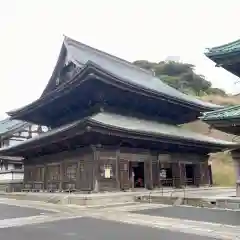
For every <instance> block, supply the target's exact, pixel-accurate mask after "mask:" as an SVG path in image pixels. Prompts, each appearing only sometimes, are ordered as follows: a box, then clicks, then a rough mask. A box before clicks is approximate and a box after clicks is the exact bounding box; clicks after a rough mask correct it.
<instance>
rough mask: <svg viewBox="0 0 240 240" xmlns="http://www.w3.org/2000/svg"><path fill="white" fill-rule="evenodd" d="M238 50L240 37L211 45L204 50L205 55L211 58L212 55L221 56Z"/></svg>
mask: <svg viewBox="0 0 240 240" xmlns="http://www.w3.org/2000/svg"><path fill="white" fill-rule="evenodd" d="M236 52H240V39H239V40H237V41H234V42H230V43H227V44H224V45H221V46H218V47H213V48H210V49H209V50H208V52H206V53H205V54H206V56H207V57H209V58H211V57H214V56H221V55H225V54H231V53H236Z"/></svg>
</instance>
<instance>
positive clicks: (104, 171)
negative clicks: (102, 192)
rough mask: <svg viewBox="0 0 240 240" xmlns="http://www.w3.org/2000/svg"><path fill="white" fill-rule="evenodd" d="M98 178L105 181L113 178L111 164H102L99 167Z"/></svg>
mask: <svg viewBox="0 0 240 240" xmlns="http://www.w3.org/2000/svg"><path fill="white" fill-rule="evenodd" d="M100 176H101V177H103V178H106V179H110V178H113V166H112V164H104V165H102V166H100Z"/></svg>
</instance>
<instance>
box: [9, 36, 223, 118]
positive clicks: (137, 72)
mask: <svg viewBox="0 0 240 240" xmlns="http://www.w3.org/2000/svg"><path fill="white" fill-rule="evenodd" d="M66 59H67V60H66ZM65 61H71V62H73V63H75V64H76V65H77V66H78V67H79V68H87V67H88V65H90V63H92V65H95V66H98V67H99V68H100V69H101V71H102V72H103V73H106V74H108V75H112V76H114V77H115V78H117V79H120V81H121V83H123V84H125V85H127V86H131V87H135V88H139V89H140V90H143V91H146V92H148V93H149V94H152V93H154V94H157V95H159V96H164V99H165V98H168V99H170V100H171V101H174V102H177V103H180V104H185V105H188V106H189V105H191V106H193V108H196V109H197V110H198V111H210V110H216V109H219V108H222V106H219V105H216V104H212V103H209V102H204V101H201V100H199V99H197V98H195V97H193V96H189V95H186V94H184V93H182V92H180V91H178V90H176V89H174V88H172V87H170V86H169V85H167V84H165V83H164V82H162V81H161V80H160V79H159V78H157V77H155V76H153V73H152V72H150V71H147V70H144V69H141V68H139V67H138V66H136V65H134V64H132V63H130V62H128V61H125V60H123V59H120V58H117V57H115V56H113V55H110V54H108V53H105V52H102V51H100V50H98V49H95V48H92V47H90V46H87V45H85V44H83V43H80V42H77V41H75V40H73V39H71V38H69V37H65V39H64V43H63V46H62V49H61V53H60V56H59V59H58V62H57V65H56V67H55V69H54V71H53V75H52V77H51V78H50V80H49V82H48V84H47V86H46V88H45V90H44V92H43V95H42V96H41V98H40V99H44V97H45V96H46V97H47V95H48V96H49V95H51V94H55V92H54V90H53V89H52V90H51V91H50V92H48V91H47V90H48V88H49V89H51V88H52V86H53V85H54V86H56V78H57V75H58V74H57V73H59V72H60V71H61V69H62V68H63V67H64V64H65ZM70 81H71V80H70ZM63 85H64V84H62V85H59V87H58V88H57V89H56V91H58V90H59V89H60V88H61V89H62V86H63ZM58 92H60V90H59V91H58ZM47 93H49V94H47ZM40 99H38V100H35V101H34V102H33V103H31V104H29V105H27V106H24V107H22V108H20V109H15V110H12V111H10V112H8V114H9V115H10V116H13V117H16V115H18V114H19V112H24V111H27V109H29V108H31V107H32V106H34V105H35V106H37V105H38V103H39V100H40Z"/></svg>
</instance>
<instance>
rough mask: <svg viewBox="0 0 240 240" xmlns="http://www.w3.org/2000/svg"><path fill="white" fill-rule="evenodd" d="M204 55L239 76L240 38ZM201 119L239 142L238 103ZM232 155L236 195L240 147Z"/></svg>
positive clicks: (238, 190) (238, 189) (239, 191)
mask: <svg viewBox="0 0 240 240" xmlns="http://www.w3.org/2000/svg"><path fill="white" fill-rule="evenodd" d="M206 56H207V57H208V58H210V59H211V60H212V61H214V62H215V63H216V66H217V67H222V68H224V69H226V70H227V71H229V72H231V73H232V74H234V75H236V76H238V77H240V67H239V63H240V40H237V41H234V42H231V43H228V44H225V45H222V46H219V47H214V48H211V49H209V51H208V52H207V53H206ZM201 119H202V120H203V121H204V122H206V123H208V124H209V125H210V126H211V127H213V128H216V129H218V130H221V131H223V132H226V133H231V134H234V135H236V137H234V138H233V141H234V142H240V105H238V106H231V107H226V108H223V109H219V110H215V111H210V112H206V113H204V115H203V116H202V117H201ZM231 153H232V157H233V160H234V162H235V167H236V176H237V182H236V188H237V196H240V148H238V149H234V150H233V151H232V152H231Z"/></svg>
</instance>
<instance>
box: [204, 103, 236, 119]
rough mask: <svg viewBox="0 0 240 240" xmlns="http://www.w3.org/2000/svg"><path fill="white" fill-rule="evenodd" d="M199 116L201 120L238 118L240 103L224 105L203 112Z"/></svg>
mask: <svg viewBox="0 0 240 240" xmlns="http://www.w3.org/2000/svg"><path fill="white" fill-rule="evenodd" d="M200 118H201V120H203V121H211V120H230V119H237V118H240V105H237V106H232V107H226V108H223V109H221V110H216V111H211V112H205V113H203V116H202V117H200Z"/></svg>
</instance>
